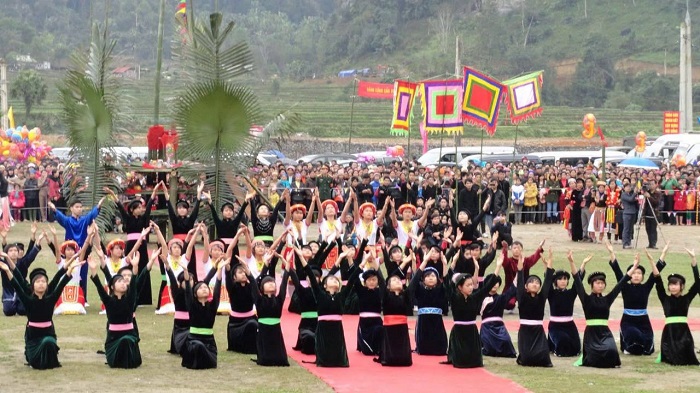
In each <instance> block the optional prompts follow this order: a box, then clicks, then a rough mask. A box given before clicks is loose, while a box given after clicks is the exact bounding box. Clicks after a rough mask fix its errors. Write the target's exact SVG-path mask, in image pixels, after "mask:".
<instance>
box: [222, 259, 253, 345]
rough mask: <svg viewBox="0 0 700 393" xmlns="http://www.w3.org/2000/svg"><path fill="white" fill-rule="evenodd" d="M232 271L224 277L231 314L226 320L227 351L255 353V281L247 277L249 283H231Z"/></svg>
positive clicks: (251, 277)
mask: <svg viewBox="0 0 700 393" xmlns="http://www.w3.org/2000/svg"><path fill="white" fill-rule="evenodd" d="M233 274H234V271H233V269H231V272H230V274H227V275H226V290H227V291H228V299H229V302H230V303H231V314H230V315H229V318H228V328H227V337H228V350H229V351H234V352H240V353H247V354H254V353H257V351H258V350H257V344H256V342H257V336H258V318H257V317H256V316H255V314H254V312H253V306H254V305H255V298H254V293H255V291H257V288H256V287H255V285H256V281H255V278H254V277H253V276H252V275H249V276H248V281H249V283H243V284H242V283H240V282H234V281H233Z"/></svg>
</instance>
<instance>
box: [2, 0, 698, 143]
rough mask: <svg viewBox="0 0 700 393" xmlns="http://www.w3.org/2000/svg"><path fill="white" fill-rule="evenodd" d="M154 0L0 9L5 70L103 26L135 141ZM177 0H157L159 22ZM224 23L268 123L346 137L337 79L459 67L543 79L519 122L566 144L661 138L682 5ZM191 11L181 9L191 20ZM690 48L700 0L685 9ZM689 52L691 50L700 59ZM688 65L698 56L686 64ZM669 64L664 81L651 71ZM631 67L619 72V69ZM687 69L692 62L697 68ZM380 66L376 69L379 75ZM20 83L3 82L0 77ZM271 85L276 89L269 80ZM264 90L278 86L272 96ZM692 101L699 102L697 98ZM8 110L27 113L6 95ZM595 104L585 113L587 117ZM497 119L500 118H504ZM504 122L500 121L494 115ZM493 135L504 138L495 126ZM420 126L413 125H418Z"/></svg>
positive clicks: (384, 113) (369, 10)
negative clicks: (120, 72) (533, 109)
mask: <svg viewBox="0 0 700 393" xmlns="http://www.w3.org/2000/svg"><path fill="white" fill-rule="evenodd" d="M191 1H192V3H193V4H194V10H195V13H196V15H197V17H203V16H204V15H206V13H208V12H210V11H211V10H213V7H214V3H215V2H214V1H213V0H191ZM157 3H158V2H157V1H141V0H121V1H119V2H116V1H108V0H53V1H49V0H4V1H3V6H2V13H0V37H3V38H2V39H0V56H3V57H5V58H6V59H8V62H9V63H10V64H11V65H12V66H13V67H15V66H16V67H21V66H25V67H26V66H27V65H16V64H14V61H13V59H15V58H16V56H17V55H30V56H32V57H33V58H34V59H35V60H37V61H51V62H52V63H53V64H54V67H55V66H65V65H66V64H67V58H68V56H69V54H70V53H71V52H72V51H73V50H75V49H77V48H79V47H81V46H82V45H84V44H85V43H86V42H87V40H88V34H87V31H88V29H87V26H88V24H89V21H90V20H93V21H96V22H103V21H104V18H105V15H108V16H109V26H110V34H111V36H112V37H113V38H114V39H116V40H117V50H116V53H117V54H118V58H117V62H116V64H115V67H117V66H124V65H131V66H138V65H140V66H141V69H142V71H143V72H142V80H140V81H133V80H125V83H126V85H127V86H128V89H129V94H130V95H131V96H132V97H133V102H132V104H133V105H132V107H134V108H135V109H134V110H135V113H134V114H133V115H134V118H135V123H134V125H133V127H132V132H136V133H138V132H141V131H145V130H146V127H147V125H148V124H149V123H150V122H151V120H150V118H151V117H152V116H151V112H152V109H151V108H152V105H153V103H152V102H153V97H152V95H153V88H152V86H153V74H152V69H153V63H154V58H155V52H156V48H155V43H156V39H155V35H156V34H155V33H156V25H157V23H156V21H157V9H158V6H157ZM177 3H178V0H167V1H166V4H167V5H166V6H167V9H168V18H167V20H171V19H170V17H171V16H172V15H173V13H174V10H175V6H176V4H177ZM217 3H219V4H220V10H221V11H222V12H224V14H225V16H226V18H229V19H232V20H234V21H236V23H237V26H238V27H237V28H236V37H237V39H239V40H245V41H247V42H249V44H250V46H251V49H252V51H253V53H254V55H255V58H256V69H255V71H254V72H253V73H252V74H251V75H250V77H249V78H248V79H247V80H244V81H243V83H247V84H249V85H250V86H252V87H253V88H254V89H255V90H256V92H257V93H258V94H259V95H260V97H261V99H262V101H263V103H264V108H265V110H266V111H267V113H269V114H272V113H274V112H276V111H279V110H284V109H288V108H290V107H293V108H294V110H295V111H296V112H298V113H300V114H301V115H302V117H303V119H304V126H303V129H302V130H301V131H303V132H307V133H309V134H311V135H314V136H337V135H345V134H346V133H347V132H348V130H349V129H350V118H351V103H350V101H351V98H350V97H351V96H352V94H353V93H352V87H351V85H352V81H351V79H338V78H337V73H338V71H339V70H342V69H353V68H371V69H372V70H378V69H382V70H384V69H386V70H388V71H387V72H386V73H384V72H381V73H376V74H375V75H373V76H371V77H369V78H370V79H372V80H375V81H385V82H389V81H392V80H393V79H395V78H403V77H410V79H411V80H420V79H422V78H432V77H440V76H447V75H448V74H452V73H453V72H454V68H455V65H454V64H455V58H454V52H455V50H454V49H455V48H454V42H455V37H457V36H459V37H460V40H461V46H460V59H459V62H460V64H464V65H467V64H468V65H470V66H473V67H475V68H477V69H479V70H481V71H484V72H487V73H489V74H491V75H493V76H495V77H497V78H502V79H505V78H508V77H512V76H515V75H518V74H521V73H524V72H527V71H532V70H539V69H542V70H545V79H544V81H545V84H544V88H543V101H544V104H545V111H544V115H543V116H542V118H539V119H535V120H533V121H530V122H529V123H528V125H526V126H521V127H520V131H521V132H522V133H523V134H524V135H526V136H533V137H546V136H572V137H575V136H577V135H578V133H579V131H580V130H579V127H580V126H579V124H580V120H581V118H582V116H583V114H585V113H587V112H594V113H596V115H597V116H598V119H599V121H600V124H601V125H602V126H603V127H604V128H605V129H606V132H607V133H612V134H614V135H623V134H624V135H629V134H630V133H634V132H636V131H639V130H644V131H647V132H648V133H651V134H658V133H659V132H660V126H661V111H664V110H673V109H674V108H675V107H677V102H678V98H677V97H678V93H677V92H678V80H677V76H675V75H673V72H674V70H673V68H672V66H674V65H677V63H678V61H677V58H678V40H679V37H678V35H679V32H678V25H679V24H680V22H681V20H682V19H683V17H684V14H685V0H663V1H658V0H432V1H427V0H267V1H260V0H241V1H236V2H227V1H219V2H217ZM190 11H191V10H190ZM690 11H691V15H692V17H693V18H694V20H696V21H697V24H698V25H697V26H698V27H697V28H695V29H694V32H693V37H694V39H695V41H696V42H699V41H698V40H700V0H692V1H690ZM166 37H172V39H171V40H166V48H165V50H164V53H165V67H164V70H166V71H165V72H166V75H167V76H169V77H170V78H169V79H168V80H165V81H164V86H163V94H162V99H163V101H164V105H163V108H165V111H164V112H165V117H166V119H165V120H166V122H167V117H168V112H167V109H168V104H169V101H168V98H169V97H173V96H174V91H175V90H176V89H177V88H178V82H179V79H178V77H177V75H178V74H177V73H178V70H177V63H176V62H175V61H174V60H172V59H171V52H170V41H172V40H173V39H177V37H176V36H175V33H174V26H173V23H167V24H166ZM696 53H697V51H696ZM696 57H697V56H696ZM664 59H666V62H667V65H668V66H669V67H670V68H669V74H668V75H666V76H664V75H658V74H657V73H656V72H650V67H651V66H658V64H663V62H664ZM623 62H624V63H625V64H628V65H629V64H632V66H630V67H628V68H627V70H626V71H623V70H621V69H620V65H621V64H622V63H623ZM696 63H697V61H696ZM380 65H381V66H384V67H388V68H379V67H378V66H380ZM42 74H43V75H44V77H45V78H46V79H47V81H48V84H49V97H48V98H47V99H46V100H45V101H44V104H43V105H39V106H36V107H35V108H34V109H33V111H32V112H33V115H32V118H30V119H18V122H23V121H26V122H27V123H30V124H32V123H35V124H40V125H43V128H44V129H45V130H47V131H49V132H51V131H53V132H62V131H63V126H62V124H61V122H60V120H59V118H58V116H57V115H58V113H59V112H60V108H59V102H58V100H57V98H56V97H57V91H56V88H55V82H56V81H57V80H58V79H59V78H60V76H61V74H60V72H49V73H45V72H44V73H42ZM14 75H16V73H15V72H11V73H10V75H9V78H10V80H12V78H13V76H14ZM273 81H276V82H273ZM273 83H274V84H277V83H279V90H278V91H276V92H274V93H273V90H275V88H273ZM695 102H696V103H700V91H698V92H697V94H696V97H695ZM11 104H12V105H13V106H14V107H15V113H20V114H21V113H23V112H22V109H23V105H22V104H21V102H19V100H16V99H12V100H11ZM593 108H595V109H593ZM503 115H505V111H503V113H502V116H503ZM390 117H391V104H390V102H387V101H362V100H358V101H357V102H356V103H355V105H354V110H353V111H352V122H353V127H352V128H353V131H354V132H355V134H356V135H358V136H374V137H379V136H383V135H387V133H388V127H389V122H390ZM502 120H507V119H506V118H504V117H502ZM502 123H503V124H502V125H500V126H499V131H498V134H497V136H500V137H509V136H510V135H512V128H511V127H508V126H507V125H506V124H505V122H502ZM416 128H417V127H416Z"/></svg>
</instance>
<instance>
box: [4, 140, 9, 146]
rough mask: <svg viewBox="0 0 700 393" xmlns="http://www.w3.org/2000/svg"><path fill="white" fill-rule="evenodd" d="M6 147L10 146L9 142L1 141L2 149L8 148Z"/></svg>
mask: <svg viewBox="0 0 700 393" xmlns="http://www.w3.org/2000/svg"><path fill="white" fill-rule="evenodd" d="M8 146H10V141H7V140H5V141H2V147H8Z"/></svg>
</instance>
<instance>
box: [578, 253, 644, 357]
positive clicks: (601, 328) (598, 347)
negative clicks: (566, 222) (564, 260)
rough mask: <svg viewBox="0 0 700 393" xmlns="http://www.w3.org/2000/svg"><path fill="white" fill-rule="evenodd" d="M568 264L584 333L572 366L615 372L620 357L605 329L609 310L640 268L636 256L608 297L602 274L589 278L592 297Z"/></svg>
mask: <svg viewBox="0 0 700 393" xmlns="http://www.w3.org/2000/svg"><path fill="white" fill-rule="evenodd" d="M569 262H570V264H571V271H572V272H573V276H574V287H575V288H576V292H577V293H578V297H579V299H580V300H581V303H582V305H583V313H584V315H585V316H586V330H584V332H583V353H582V354H581V357H580V358H579V360H578V361H577V362H576V363H574V365H575V366H584V367H597V368H614V367H619V366H620V364H621V363H620V354H619V353H618V352H617V345H616V344H615V339H614V338H613V335H612V332H611V331H610V328H609V327H608V319H609V318H610V306H612V304H613V302H614V301H615V299H616V298H617V296H618V295H619V294H620V291H622V286H623V285H624V284H625V283H626V282H627V281H629V280H630V278H632V274H634V271H635V270H637V266H639V254H637V255H635V257H634V264H633V265H632V267H631V268H630V269H629V270H628V271H627V274H626V275H625V276H624V277H622V279H621V280H620V281H618V283H617V285H615V287H614V288H613V289H612V290H611V291H610V293H608V294H607V295H604V294H603V291H605V287H606V283H605V278H606V276H605V273H603V272H593V273H591V274H590V275H589V276H588V284H590V286H591V293H590V294H587V293H586V290H585V289H584V288H583V283H582V282H581V277H580V275H579V274H578V269H577V268H576V265H575V264H574V263H573V262H571V261H569Z"/></svg>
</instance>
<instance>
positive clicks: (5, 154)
mask: <svg viewBox="0 0 700 393" xmlns="http://www.w3.org/2000/svg"><path fill="white" fill-rule="evenodd" d="M2 155H3V156H5V157H7V156H9V155H10V151H9V150H5V151H4V152H2Z"/></svg>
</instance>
